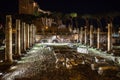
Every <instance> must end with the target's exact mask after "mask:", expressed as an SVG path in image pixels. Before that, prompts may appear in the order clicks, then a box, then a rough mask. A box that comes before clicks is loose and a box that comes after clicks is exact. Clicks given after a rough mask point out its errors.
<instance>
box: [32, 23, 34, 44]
mask: <svg viewBox="0 0 120 80" xmlns="http://www.w3.org/2000/svg"><path fill="white" fill-rule="evenodd" d="M32 45H34V24H32Z"/></svg>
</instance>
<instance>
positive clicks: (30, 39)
mask: <svg viewBox="0 0 120 80" xmlns="http://www.w3.org/2000/svg"><path fill="white" fill-rule="evenodd" d="M32 36H33V35H32V24H31V25H30V27H29V45H30V47H31V46H32Z"/></svg>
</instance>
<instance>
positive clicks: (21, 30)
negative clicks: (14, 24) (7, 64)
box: [20, 22, 24, 52]
mask: <svg viewBox="0 0 120 80" xmlns="http://www.w3.org/2000/svg"><path fill="white" fill-rule="evenodd" d="M23 25H24V22H22V25H21V29H20V33H21V35H20V42H21V52H23V51H24V48H23V45H24V39H23V32H24V31H23Z"/></svg>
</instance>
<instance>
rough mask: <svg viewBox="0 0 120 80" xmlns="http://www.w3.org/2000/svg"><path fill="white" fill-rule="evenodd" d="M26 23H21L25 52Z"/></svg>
mask: <svg viewBox="0 0 120 80" xmlns="http://www.w3.org/2000/svg"><path fill="white" fill-rule="evenodd" d="M25 28H26V23H23V41H24V42H23V44H24V45H23V51H24V52H25V51H26V29H25Z"/></svg>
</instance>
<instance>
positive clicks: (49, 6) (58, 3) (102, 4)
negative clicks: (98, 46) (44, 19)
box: [0, 0, 120, 14]
mask: <svg viewBox="0 0 120 80" xmlns="http://www.w3.org/2000/svg"><path fill="white" fill-rule="evenodd" d="M17 1H18V0H0V13H2V12H16V11H17V9H18V4H17ZM35 1H36V2H38V4H39V6H40V8H41V9H43V10H48V11H52V12H53V11H57V12H64V13H69V12H77V13H80V14H84V13H90V14H93V13H106V12H120V6H119V5H120V3H119V0H112V1H110V0H35Z"/></svg>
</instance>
